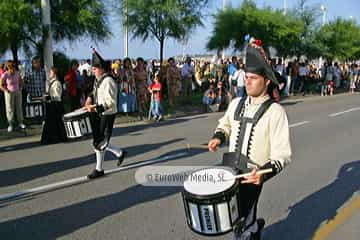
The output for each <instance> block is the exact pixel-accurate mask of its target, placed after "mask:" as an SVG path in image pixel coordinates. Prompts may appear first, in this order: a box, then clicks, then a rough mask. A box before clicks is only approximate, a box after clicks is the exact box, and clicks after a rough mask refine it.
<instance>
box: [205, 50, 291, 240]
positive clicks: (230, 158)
mask: <svg viewBox="0 0 360 240" xmlns="http://www.w3.org/2000/svg"><path fill="white" fill-rule="evenodd" d="M272 83H273V84H278V81H277V79H276V77H275V75H274V72H273V70H272V68H271V67H270V65H269V64H268V62H267V59H266V55H265V52H264V50H263V49H262V48H261V47H260V46H258V45H255V44H250V45H249V47H248V48H247V53H246V67H245V87H246V91H247V94H248V96H247V97H243V98H235V99H234V100H233V101H232V102H231V103H230V105H229V107H228V109H227V111H226V113H225V115H224V116H223V117H222V118H221V119H220V120H219V124H218V125H217V127H216V130H215V133H214V135H213V137H212V139H211V140H210V141H209V143H208V148H209V151H217V149H218V147H219V146H220V145H221V144H222V143H224V142H225V141H226V139H229V143H230V146H229V152H228V153H225V154H224V157H223V164H224V165H225V166H229V167H231V168H233V170H234V171H235V172H237V173H244V172H250V173H251V174H250V176H248V177H244V178H243V179H242V181H241V184H240V185H239V196H240V199H239V200H238V201H239V202H241V206H240V207H241V212H242V213H243V216H244V218H245V220H244V221H242V222H241V223H239V225H237V226H235V227H234V229H233V231H234V238H235V239H241V240H255V239H260V235H261V229H262V228H263V227H264V224H265V221H264V220H263V219H257V217H256V209H257V203H258V199H259V196H260V193H261V189H262V186H263V183H264V182H265V181H266V180H268V179H269V178H271V177H273V176H275V175H276V174H278V173H279V172H280V171H282V169H283V168H284V167H285V166H286V165H287V164H289V163H290V159H291V147H290V135H289V124H288V119H287V116H286V112H285V110H284V108H283V107H282V106H281V105H280V104H278V103H276V102H274V101H273V100H272V99H271V98H270V96H269V94H268V87H269V85H270V84H272ZM265 168H266V169H272V172H271V173H267V174H260V173H259V169H265Z"/></svg>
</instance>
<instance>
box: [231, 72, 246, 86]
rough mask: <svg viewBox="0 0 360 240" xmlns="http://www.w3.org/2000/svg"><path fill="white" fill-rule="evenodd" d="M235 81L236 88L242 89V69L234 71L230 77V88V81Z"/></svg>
mask: <svg viewBox="0 0 360 240" xmlns="http://www.w3.org/2000/svg"><path fill="white" fill-rule="evenodd" d="M232 80H236V81H237V86H238V87H244V86H245V71H244V70H243V69H239V70H236V72H235V73H234V75H233V76H231V75H230V86H231V81H232Z"/></svg>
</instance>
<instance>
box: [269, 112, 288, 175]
mask: <svg viewBox="0 0 360 240" xmlns="http://www.w3.org/2000/svg"><path fill="white" fill-rule="evenodd" d="M274 107H276V111H274V113H273V114H272V116H271V120H270V130H269V134H270V160H271V163H273V164H275V166H276V170H277V172H280V171H281V170H282V169H283V168H284V167H285V166H286V165H288V164H289V163H290V162H291V146H290V133H289V132H290V131H289V123H288V118H287V115H286V112H285V110H284V109H283V108H282V107H281V106H280V105H277V106H274Z"/></svg>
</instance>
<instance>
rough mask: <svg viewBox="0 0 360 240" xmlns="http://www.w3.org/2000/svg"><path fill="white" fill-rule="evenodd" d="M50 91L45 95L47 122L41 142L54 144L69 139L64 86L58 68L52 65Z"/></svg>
mask: <svg viewBox="0 0 360 240" xmlns="http://www.w3.org/2000/svg"><path fill="white" fill-rule="evenodd" d="M49 78H50V83H49V92H48V94H47V95H46V96H45V101H46V102H45V111H46V114H45V124H44V127H43V132H42V135H41V144H53V143H59V142H65V141H66V140H67V137H66V131H65V126H64V122H63V120H62V116H63V115H64V106H63V103H62V101H61V96H62V86H61V83H60V81H59V79H58V77H57V69H56V68H55V67H52V68H51V69H50V73H49Z"/></svg>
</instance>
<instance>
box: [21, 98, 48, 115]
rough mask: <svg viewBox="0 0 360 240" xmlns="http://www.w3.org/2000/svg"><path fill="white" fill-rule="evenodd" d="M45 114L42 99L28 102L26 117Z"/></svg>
mask: <svg viewBox="0 0 360 240" xmlns="http://www.w3.org/2000/svg"><path fill="white" fill-rule="evenodd" d="M44 115H45V113H44V103H43V102H42V101H33V102H28V103H26V105H25V118H43V117H44Z"/></svg>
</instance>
